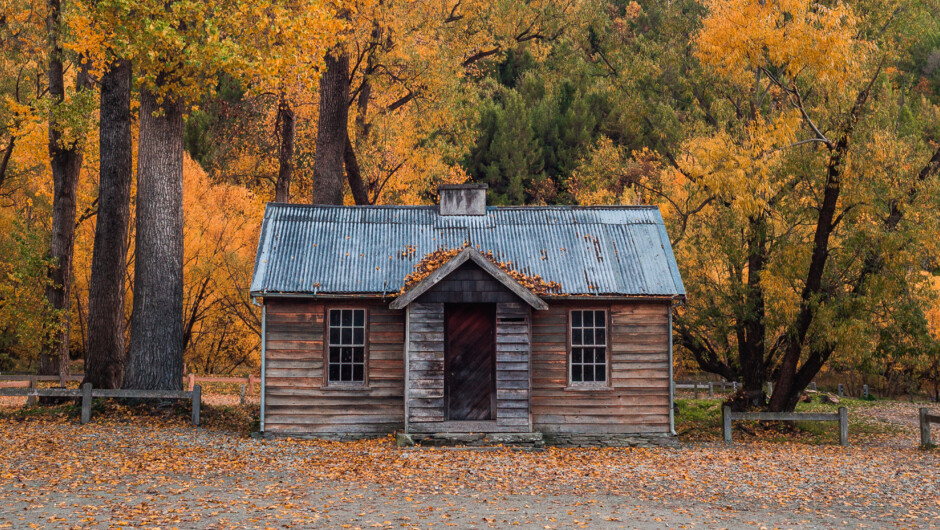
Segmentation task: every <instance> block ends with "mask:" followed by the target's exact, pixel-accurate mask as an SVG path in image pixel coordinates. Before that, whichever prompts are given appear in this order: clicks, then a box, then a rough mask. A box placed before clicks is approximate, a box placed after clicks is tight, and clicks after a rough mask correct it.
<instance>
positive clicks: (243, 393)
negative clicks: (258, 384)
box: [241, 383, 245, 405]
mask: <svg viewBox="0 0 940 530" xmlns="http://www.w3.org/2000/svg"><path fill="white" fill-rule="evenodd" d="M241 404H242V405H244V404H245V385H244V383H243V384H242V399H241Z"/></svg>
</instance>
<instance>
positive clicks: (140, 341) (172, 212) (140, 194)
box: [123, 74, 184, 389]
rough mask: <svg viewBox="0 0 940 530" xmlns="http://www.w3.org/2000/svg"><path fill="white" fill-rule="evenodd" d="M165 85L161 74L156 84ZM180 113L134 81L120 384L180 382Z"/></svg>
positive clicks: (178, 104) (171, 99)
mask: <svg viewBox="0 0 940 530" xmlns="http://www.w3.org/2000/svg"><path fill="white" fill-rule="evenodd" d="M165 87H166V77H165V74H161V75H160V76H158V79H157V87H156V88H157V89H163V88H165ZM161 99H162V101H161ZM183 113H184V107H183V103H182V101H180V100H179V99H177V98H176V97H175V95H174V94H172V93H169V94H166V95H164V96H162V98H158V96H157V94H155V93H154V91H153V90H152V89H150V88H149V87H143V88H142V89H141V94H140V133H139V140H138V148H137V216H136V232H135V233H136V239H135V265H134V307H133V313H132V316H131V345H130V346H131V347H130V354H129V359H128V365H127V373H126V375H125V377H124V385H123V386H124V387H125V388H143V389H181V388H182V385H183Z"/></svg>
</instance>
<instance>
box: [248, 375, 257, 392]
mask: <svg viewBox="0 0 940 530" xmlns="http://www.w3.org/2000/svg"><path fill="white" fill-rule="evenodd" d="M254 391H255V374H248V395H249V396H250V395H251V394H252V393H253V392H254Z"/></svg>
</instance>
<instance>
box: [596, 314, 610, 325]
mask: <svg viewBox="0 0 940 530" xmlns="http://www.w3.org/2000/svg"><path fill="white" fill-rule="evenodd" d="M606 322H607V319H606V318H604V312H603V311H595V312H594V325H595V326H597V327H603V326H604V325H605V324H606Z"/></svg>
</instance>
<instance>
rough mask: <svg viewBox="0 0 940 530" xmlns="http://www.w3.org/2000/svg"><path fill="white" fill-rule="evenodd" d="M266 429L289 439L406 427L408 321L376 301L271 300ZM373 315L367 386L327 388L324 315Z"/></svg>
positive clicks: (267, 330) (268, 306) (370, 317)
mask: <svg viewBox="0 0 940 530" xmlns="http://www.w3.org/2000/svg"><path fill="white" fill-rule="evenodd" d="M265 305H266V323H265V325H266V328H265V337H266V345H265V346H266V349H265V430H266V431H268V432H271V433H283V434H303V433H306V434H322V435H331V434H353V435H357V434H361V435H373V434H376V435H378V434H386V433H390V432H393V431H395V430H396V429H401V428H402V426H403V424H404V399H403V396H404V355H403V352H404V347H403V345H404V341H405V317H404V312H402V311H393V310H391V309H388V306H387V305H385V304H383V303H378V302H349V301H345V300H344V301H337V302H336V303H329V302H323V301H312V300H301V299H296V300H281V299H268V300H266V301H265ZM331 307H335V308H363V309H365V310H366V312H367V313H366V314H367V316H368V326H367V332H366V335H367V344H368V348H367V353H366V355H367V363H368V364H367V375H368V385H367V387H366V388H342V387H338V386H327V385H325V379H324V332H325V318H326V310H327V309H329V308H331Z"/></svg>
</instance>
